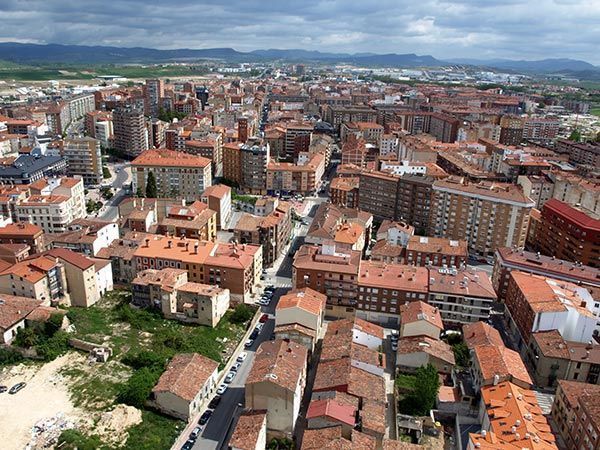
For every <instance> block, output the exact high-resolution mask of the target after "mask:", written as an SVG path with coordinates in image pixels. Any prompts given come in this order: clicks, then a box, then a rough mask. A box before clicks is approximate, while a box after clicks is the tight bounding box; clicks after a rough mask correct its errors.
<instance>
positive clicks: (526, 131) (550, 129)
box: [523, 117, 560, 141]
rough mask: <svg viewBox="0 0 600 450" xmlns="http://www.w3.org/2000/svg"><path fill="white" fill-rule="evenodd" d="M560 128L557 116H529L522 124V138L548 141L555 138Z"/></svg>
mask: <svg viewBox="0 0 600 450" xmlns="http://www.w3.org/2000/svg"><path fill="white" fill-rule="evenodd" d="M559 129H560V120H559V119H558V118H556V119H552V118H546V117H530V118H527V119H525V123H524V124H523V139H527V140H532V141H550V140H552V139H556V137H557V136H558V131H559Z"/></svg>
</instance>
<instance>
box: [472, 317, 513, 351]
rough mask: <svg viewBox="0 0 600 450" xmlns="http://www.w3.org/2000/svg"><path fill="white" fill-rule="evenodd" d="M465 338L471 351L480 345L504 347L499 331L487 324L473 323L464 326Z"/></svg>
mask: <svg viewBox="0 0 600 450" xmlns="http://www.w3.org/2000/svg"><path fill="white" fill-rule="evenodd" d="M463 338H464V340H465V342H466V344H467V346H468V347H469V348H470V349H472V348H474V347H476V346H479V345H495V346H497V347H503V346H504V342H503V341H502V337H501V336H500V333H499V332H498V330H496V329H495V328H494V327H492V326H490V325H488V324H487V323H485V322H473V323H470V324H466V325H463Z"/></svg>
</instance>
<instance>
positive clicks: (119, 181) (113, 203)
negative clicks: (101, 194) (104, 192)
mask: <svg viewBox="0 0 600 450" xmlns="http://www.w3.org/2000/svg"><path fill="white" fill-rule="evenodd" d="M109 167H110V169H111V172H112V173H113V174H115V173H116V176H114V177H113V179H112V181H111V186H112V187H113V189H114V190H115V195H114V196H113V198H111V199H110V200H109V201H108V202H106V205H105V206H104V208H103V210H102V213H101V214H100V215H99V216H98V218H100V219H102V220H108V221H114V220H117V219H118V218H119V208H117V206H118V205H119V203H120V202H121V200H122V199H123V197H125V196H126V193H125V189H123V185H124V184H125V183H128V182H130V181H131V167H130V166H129V164H126V163H119V164H115V165H114V166H109Z"/></svg>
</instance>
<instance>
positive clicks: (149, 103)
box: [143, 79, 165, 117]
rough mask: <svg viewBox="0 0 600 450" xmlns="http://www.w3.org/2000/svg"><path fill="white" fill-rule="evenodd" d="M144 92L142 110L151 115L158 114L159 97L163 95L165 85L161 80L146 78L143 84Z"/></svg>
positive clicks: (155, 115)
mask: <svg viewBox="0 0 600 450" xmlns="http://www.w3.org/2000/svg"><path fill="white" fill-rule="evenodd" d="M143 93H144V112H145V114H146V115H148V116H151V117H157V116H158V110H159V109H160V99H161V98H162V97H164V96H165V87H164V83H163V80H160V79H154V80H146V84H144V86H143Z"/></svg>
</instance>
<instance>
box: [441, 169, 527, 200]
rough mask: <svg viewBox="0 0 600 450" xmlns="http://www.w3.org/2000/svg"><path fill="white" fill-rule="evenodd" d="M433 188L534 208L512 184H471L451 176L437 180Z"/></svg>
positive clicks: (521, 191) (518, 188) (484, 182)
mask: <svg viewBox="0 0 600 450" xmlns="http://www.w3.org/2000/svg"><path fill="white" fill-rule="evenodd" d="M433 187H434V190H436V191H443V192H451V193H458V194H460V195H465V196H467V197H479V198H483V199H485V200H490V201H493V202H500V203H504V202H513V203H518V204H520V205H521V206H523V207H534V206H535V203H534V202H533V201H531V199H529V198H528V197H526V196H525V194H523V190H522V189H521V188H520V187H518V186H516V185H514V184H507V183H491V182H487V181H483V182H481V183H478V184H471V183H468V182H465V180H464V179H462V178H460V177H455V176H451V177H448V178H446V179H444V180H437V181H436V182H435V183H434V184H433Z"/></svg>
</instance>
